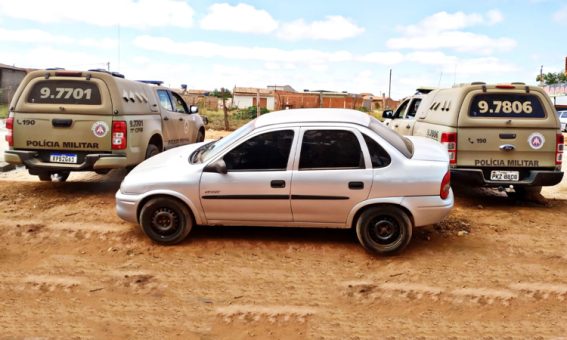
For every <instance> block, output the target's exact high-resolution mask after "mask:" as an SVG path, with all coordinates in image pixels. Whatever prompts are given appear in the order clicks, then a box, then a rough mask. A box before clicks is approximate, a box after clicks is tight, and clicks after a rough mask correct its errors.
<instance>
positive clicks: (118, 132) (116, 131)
mask: <svg viewBox="0 0 567 340" xmlns="http://www.w3.org/2000/svg"><path fill="white" fill-rule="evenodd" d="M126 137H127V135H126V122H125V121H123V120H118V121H114V122H112V150H124V149H126Z"/></svg>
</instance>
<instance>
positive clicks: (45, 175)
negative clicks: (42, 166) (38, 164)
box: [37, 172, 51, 182]
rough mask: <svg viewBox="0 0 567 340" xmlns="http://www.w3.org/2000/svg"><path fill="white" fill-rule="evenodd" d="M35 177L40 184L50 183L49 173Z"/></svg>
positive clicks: (41, 173)
mask: <svg viewBox="0 0 567 340" xmlns="http://www.w3.org/2000/svg"><path fill="white" fill-rule="evenodd" d="M37 177H39V180H40V181H42V182H51V174H50V173H49V172H40V173H38V174H37Z"/></svg>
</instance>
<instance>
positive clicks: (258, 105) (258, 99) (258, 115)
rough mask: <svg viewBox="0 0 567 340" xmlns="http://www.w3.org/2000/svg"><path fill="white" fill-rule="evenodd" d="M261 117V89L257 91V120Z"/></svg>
mask: <svg viewBox="0 0 567 340" xmlns="http://www.w3.org/2000/svg"><path fill="white" fill-rule="evenodd" d="M258 117H260V89H256V118H258Z"/></svg>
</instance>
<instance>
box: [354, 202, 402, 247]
mask: <svg viewBox="0 0 567 340" xmlns="http://www.w3.org/2000/svg"><path fill="white" fill-rule="evenodd" d="M412 228H413V225H412V222H411V220H410V218H409V217H408V215H407V214H406V213H405V212H404V211H403V210H402V209H400V208H397V207H394V206H382V207H372V208H369V209H367V210H366V211H364V212H363V213H362V214H361V215H360V217H359V218H358V221H357V223H356V236H357V237H358V241H359V242H360V243H361V244H362V246H363V247H364V248H365V249H366V250H367V251H369V252H371V253H374V254H377V255H393V254H397V253H399V252H401V251H402V250H403V249H404V248H405V247H406V246H407V245H408V244H409V242H410V240H411V235H412Z"/></svg>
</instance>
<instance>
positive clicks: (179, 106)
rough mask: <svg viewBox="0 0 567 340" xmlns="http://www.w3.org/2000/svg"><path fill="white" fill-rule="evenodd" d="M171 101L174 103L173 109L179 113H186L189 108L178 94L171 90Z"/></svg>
mask: <svg viewBox="0 0 567 340" xmlns="http://www.w3.org/2000/svg"><path fill="white" fill-rule="evenodd" d="M171 96H172V100H173V103H174V104H175V111H177V112H181V113H188V112H189V110H188V109H187V104H185V101H184V100H183V98H181V96H180V95H178V94H177V93H175V92H171Z"/></svg>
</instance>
